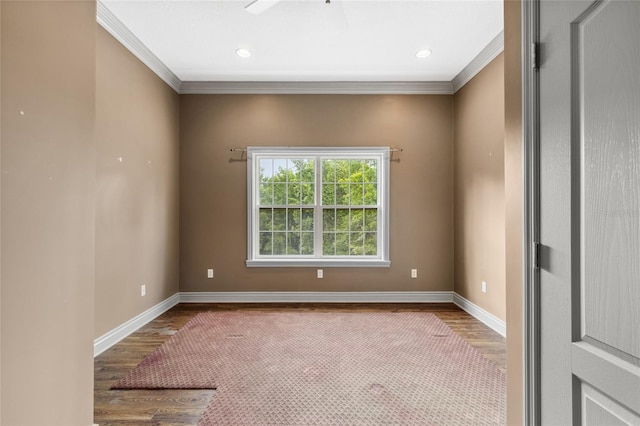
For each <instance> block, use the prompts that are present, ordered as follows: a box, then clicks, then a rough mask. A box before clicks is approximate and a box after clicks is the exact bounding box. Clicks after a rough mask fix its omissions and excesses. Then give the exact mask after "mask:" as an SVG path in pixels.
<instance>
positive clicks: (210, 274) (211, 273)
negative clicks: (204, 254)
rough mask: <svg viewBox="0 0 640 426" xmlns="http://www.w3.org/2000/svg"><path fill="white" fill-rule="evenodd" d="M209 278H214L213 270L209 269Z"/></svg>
mask: <svg viewBox="0 0 640 426" xmlns="http://www.w3.org/2000/svg"><path fill="white" fill-rule="evenodd" d="M207 278H213V269H207Z"/></svg>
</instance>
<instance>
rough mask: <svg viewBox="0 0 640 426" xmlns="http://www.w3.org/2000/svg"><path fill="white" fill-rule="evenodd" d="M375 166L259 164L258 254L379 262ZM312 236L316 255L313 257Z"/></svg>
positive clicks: (361, 162)
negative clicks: (317, 250) (346, 258)
mask: <svg viewBox="0 0 640 426" xmlns="http://www.w3.org/2000/svg"><path fill="white" fill-rule="evenodd" d="M378 166H379V160H378V159H371V158H363V159H358V158H355V159H354V158H349V159H344V158H333V159H332V158H322V157H321V156H320V155H318V156H316V157H315V158H304V159H298V158H260V159H259V171H260V173H259V180H258V182H256V183H257V184H258V195H257V203H258V206H259V209H258V210H257V211H258V217H257V219H258V220H257V222H258V223H257V224H256V225H257V231H258V232H257V242H258V243H259V248H258V250H257V253H258V254H259V255H261V256H284V257H290V256H294V257H295V256H301V255H302V256H313V257H316V258H322V257H324V256H329V257H331V256H338V257H342V256H344V257H364V256H371V257H375V256H378V245H379V244H378V232H379V229H378V215H379V211H378V208H379V206H378V196H379V194H378V183H379V182H378ZM316 175H317V176H319V178H318V179H319V180H318V182H316V177H315V176H316ZM316 185H320V186H319V187H318V188H317V189H318V191H319V192H320V196H319V198H318V202H319V203H320V204H319V205H316V204H315V203H316V196H315V192H316ZM316 210H320V211H319V213H318V214H319V216H315V213H314V211H316ZM316 217H317V218H318V219H319V223H317V224H316V223H315V218H316ZM316 228H317V232H319V233H318V234H316ZM316 235H317V237H318V239H319V240H320V241H319V244H320V245H319V246H318V247H319V248H320V247H321V252H320V253H315V243H314V240H315V236H316Z"/></svg>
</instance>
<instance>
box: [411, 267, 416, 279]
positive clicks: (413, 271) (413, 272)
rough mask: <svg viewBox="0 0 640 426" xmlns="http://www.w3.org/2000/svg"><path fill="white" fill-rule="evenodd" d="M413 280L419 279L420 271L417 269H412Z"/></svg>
mask: <svg viewBox="0 0 640 426" xmlns="http://www.w3.org/2000/svg"><path fill="white" fill-rule="evenodd" d="M411 278H418V270H417V269H412V270H411Z"/></svg>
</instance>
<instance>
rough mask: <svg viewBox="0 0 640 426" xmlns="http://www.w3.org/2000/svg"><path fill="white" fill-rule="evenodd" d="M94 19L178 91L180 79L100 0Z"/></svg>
mask: <svg viewBox="0 0 640 426" xmlns="http://www.w3.org/2000/svg"><path fill="white" fill-rule="evenodd" d="M96 3H97V4H96V20H97V21H98V23H99V24H100V25H101V26H102V27H103V28H104V29H105V30H107V31H108V32H109V33H110V34H111V35H112V36H113V37H115V38H116V40H118V41H119V42H120V43H122V45H123V46H124V47H126V48H127V49H128V50H129V51H130V52H131V53H133V54H134V55H135V56H136V57H137V58H138V59H140V60H141V61H142V63H144V64H145V65H146V66H147V67H149V69H150V70H151V71H153V72H154V73H156V74H157V75H158V77H160V78H161V79H162V80H164V82H165V83H167V84H168V85H169V86H170V87H171V88H172V89H173V90H175V91H176V92H178V93H180V84H181V81H180V79H179V78H178V77H176V75H175V74H174V73H173V72H171V70H170V69H169V68H168V67H167V66H166V65H165V64H164V63H163V62H162V61H161V60H160V59H158V57H157V56H156V55H154V54H153V52H151V50H149V48H148V47H147V46H145V44H144V43H142V42H141V41H140V39H138V37H136V36H135V35H134V34H133V33H132V32H131V31H130V30H129V28H127V27H126V25H124V24H123V23H122V21H120V20H119V19H118V18H117V17H116V16H115V15H114V14H113V13H112V12H111V11H110V10H109V8H107V7H106V6H105V5H104V4H103V3H102V2H101V1H100V0H98V1H97V2H96Z"/></svg>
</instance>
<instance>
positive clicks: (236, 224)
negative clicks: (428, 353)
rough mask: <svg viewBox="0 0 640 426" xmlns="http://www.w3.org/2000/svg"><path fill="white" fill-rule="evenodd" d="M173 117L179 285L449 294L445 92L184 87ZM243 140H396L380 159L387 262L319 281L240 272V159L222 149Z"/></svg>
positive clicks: (243, 209)
mask: <svg viewBox="0 0 640 426" xmlns="http://www.w3.org/2000/svg"><path fill="white" fill-rule="evenodd" d="M180 120H181V146H180V176H181V192H180V290H181V291H428V290H453V286H452V283H453V158H452V155H453V98H452V96H376V95H365V96H354V95H186V96H181V119H180ZM247 145H256V146H258V145H272V146H389V145H397V146H399V147H402V148H404V152H402V153H399V154H394V159H395V160H398V161H394V162H392V163H391V196H390V197H391V209H390V235H391V237H390V258H391V262H392V265H391V267H390V268H388V269H385V268H383V269H378V268H371V269H369V268H351V269H348V268H326V269H325V271H324V272H325V274H324V279H322V280H319V279H317V278H316V277H315V275H316V272H315V269H314V268H246V267H245V263H244V262H245V260H246V252H247V247H246V244H247V243H246V239H247V234H246V228H247V219H246V217H247V204H246V186H247V182H246V162H243V161H235V160H236V159H238V158H240V155H239V154H232V153H230V152H229V149H230V148H233V147H244V146H247ZM208 267H212V268H214V269H215V278H214V279H211V280H208V279H207V278H206V269H207V268H208ZM411 268H417V269H418V277H419V278H417V279H411V278H410V269H411Z"/></svg>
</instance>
